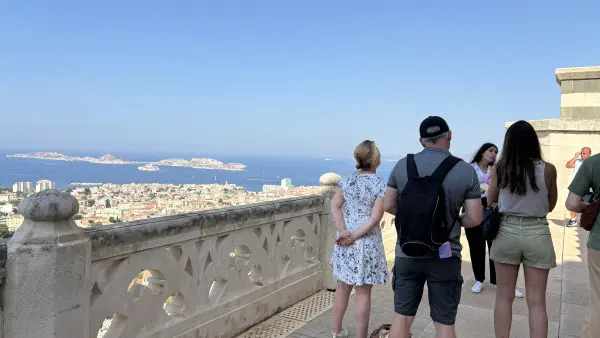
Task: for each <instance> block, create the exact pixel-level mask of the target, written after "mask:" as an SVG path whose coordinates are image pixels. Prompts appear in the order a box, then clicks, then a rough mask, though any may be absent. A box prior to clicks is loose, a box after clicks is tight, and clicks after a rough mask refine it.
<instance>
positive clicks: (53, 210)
mask: <svg viewBox="0 0 600 338" xmlns="http://www.w3.org/2000/svg"><path fill="white" fill-rule="evenodd" d="M19 212H20V213H21V215H23V217H25V219H29V220H34V221H62V220H67V219H69V218H71V217H73V215H75V214H76V213H77V212H79V202H77V199H76V198H75V197H73V196H71V194H68V193H65V192H61V191H58V190H44V191H42V192H39V193H37V194H34V195H31V196H29V197H26V198H25V199H24V200H23V201H22V202H21V204H19Z"/></svg>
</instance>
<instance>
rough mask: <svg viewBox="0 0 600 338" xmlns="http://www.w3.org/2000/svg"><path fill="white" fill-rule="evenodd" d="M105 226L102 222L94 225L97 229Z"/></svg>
mask: <svg viewBox="0 0 600 338" xmlns="http://www.w3.org/2000/svg"><path fill="white" fill-rule="evenodd" d="M103 225H104V224H102V222H96V223H94V226H95V227H101V226H103Z"/></svg>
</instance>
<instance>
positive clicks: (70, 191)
mask: <svg viewBox="0 0 600 338" xmlns="http://www.w3.org/2000/svg"><path fill="white" fill-rule="evenodd" d="M65 192H66V193H67V194H70V193H72V192H73V188H71V187H68V188H67V189H65Z"/></svg>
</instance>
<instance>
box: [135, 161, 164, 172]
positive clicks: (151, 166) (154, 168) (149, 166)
mask: <svg viewBox="0 0 600 338" xmlns="http://www.w3.org/2000/svg"><path fill="white" fill-rule="evenodd" d="M138 170H141V171H159V170H160V168H159V167H157V166H155V165H154V164H151V163H148V164H146V165H143V166H141V167H138Z"/></svg>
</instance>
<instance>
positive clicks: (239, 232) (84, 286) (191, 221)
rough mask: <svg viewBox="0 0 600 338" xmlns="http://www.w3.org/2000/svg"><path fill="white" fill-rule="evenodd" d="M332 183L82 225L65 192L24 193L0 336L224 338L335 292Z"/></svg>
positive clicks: (9, 248)
mask: <svg viewBox="0 0 600 338" xmlns="http://www.w3.org/2000/svg"><path fill="white" fill-rule="evenodd" d="M340 179H341V178H340V177H339V176H338V175H336V174H332V173H330V174H326V175H323V177H322V178H321V183H322V185H323V193H322V194H321V195H315V196H307V197H300V198H293V199H286V200H279V201H274V202H267V203H260V204H254V205H247V206H241V207H234V208H228V209H220V210H214V211H206V212H198V213H190V214H182V215H178V216H171V217H163V218H155V219H148V220H143V221H135V222H128V223H117V224H114V225H110V226H103V227H97V228H88V229H83V228H80V227H78V226H77V225H76V224H75V222H74V221H73V219H72V217H73V215H75V214H76V213H77V211H78V209H79V205H78V202H77V200H76V199H75V198H73V197H72V196H70V195H69V194H66V193H62V192H59V191H56V190H47V191H44V192H41V193H39V194H35V195H33V196H31V197H28V198H26V199H25V200H24V201H23V202H22V203H21V205H20V206H19V210H20V212H21V214H23V216H24V217H25V221H24V223H23V225H22V226H21V227H20V228H19V229H18V230H17V231H16V232H15V234H14V236H13V238H12V239H10V241H8V242H7V243H6V242H0V280H1V281H2V284H0V288H1V291H2V299H1V301H2V304H1V305H2V313H1V314H2V315H3V320H1V321H0V323H2V324H3V327H2V328H1V330H0V333H2V337H6V338H17V337H21V338H22V337H31V338H33V337H60V338H67V337H69V338H70V337H73V338H75V337H85V338H96V337H105V338H116V337H126V338H133V337H181V338H200V337H223V338H225V337H232V336H234V335H236V334H237V333H240V332H242V331H244V330H245V329H247V328H249V327H250V326H252V325H255V324H257V323H259V322H261V321H263V320H264V319H266V318H268V317H270V316H272V315H273V314H275V313H277V312H279V311H281V310H283V309H285V308H286V307H289V306H291V305H293V304H295V303H297V302H298V301H300V300H302V299H305V298H307V297H309V296H311V295H312V294H314V293H316V292H318V291H320V290H322V289H323V288H333V287H335V286H334V285H335V281H334V280H333V278H332V276H328V274H329V275H330V270H329V258H330V254H331V251H330V249H331V247H332V245H333V236H335V227H334V226H333V224H332V220H331V217H330V215H329V199H330V198H331V195H332V191H333V189H334V187H335V186H337V184H338V183H339V180H340ZM3 244H4V246H3ZM3 257H5V258H6V264H2V260H3ZM3 267H5V276H6V277H5V278H2V276H3V272H4V270H2V268H3Z"/></svg>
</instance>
